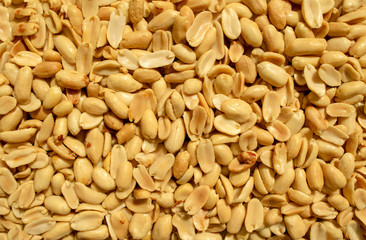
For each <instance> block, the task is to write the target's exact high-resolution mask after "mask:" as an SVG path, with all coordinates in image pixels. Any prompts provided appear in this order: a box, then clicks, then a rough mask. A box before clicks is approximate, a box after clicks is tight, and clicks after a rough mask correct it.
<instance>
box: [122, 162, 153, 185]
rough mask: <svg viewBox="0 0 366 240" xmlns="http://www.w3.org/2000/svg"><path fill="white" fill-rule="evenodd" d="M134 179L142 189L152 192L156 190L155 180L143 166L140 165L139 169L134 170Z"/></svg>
mask: <svg viewBox="0 0 366 240" xmlns="http://www.w3.org/2000/svg"><path fill="white" fill-rule="evenodd" d="M133 177H134V179H135V180H136V181H137V183H138V184H139V186H140V187H141V188H143V189H146V190H148V191H150V192H152V191H154V190H155V187H156V186H155V183H154V180H153V179H152V178H151V176H150V175H149V173H148V171H147V169H146V168H145V167H144V166H143V165H138V166H137V168H134V169H133ZM117 186H118V185H117Z"/></svg>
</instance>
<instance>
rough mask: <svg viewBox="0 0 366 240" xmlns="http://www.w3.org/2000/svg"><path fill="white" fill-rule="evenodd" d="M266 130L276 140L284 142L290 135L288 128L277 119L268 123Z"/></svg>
mask: <svg viewBox="0 0 366 240" xmlns="http://www.w3.org/2000/svg"><path fill="white" fill-rule="evenodd" d="M267 130H268V132H269V133H270V134H271V135H272V136H273V137H274V138H275V139H276V140H278V141H281V142H285V141H287V140H289V139H290V137H291V132H290V129H289V128H288V127H287V126H286V125H285V124H283V123H282V122H281V121H279V120H274V121H273V122H272V123H270V124H268V125H267ZM257 137H258V135H257Z"/></svg>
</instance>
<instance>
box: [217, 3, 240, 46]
mask: <svg viewBox="0 0 366 240" xmlns="http://www.w3.org/2000/svg"><path fill="white" fill-rule="evenodd" d="M222 29H223V30H224V33H225V35H226V37H228V38H229V39H237V38H238V37H239V36H240V32H241V29H240V22H239V18H238V15H237V13H236V12H235V11H234V10H233V9H231V8H227V9H224V10H223V11H222Z"/></svg>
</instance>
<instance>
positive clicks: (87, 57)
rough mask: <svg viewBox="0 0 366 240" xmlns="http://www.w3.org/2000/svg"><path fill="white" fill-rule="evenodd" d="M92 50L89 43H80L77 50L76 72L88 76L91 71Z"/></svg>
mask: <svg viewBox="0 0 366 240" xmlns="http://www.w3.org/2000/svg"><path fill="white" fill-rule="evenodd" d="M92 61H93V48H92V46H91V45H90V44H89V43H82V44H80V46H79V47H78V49H77V52H76V56H75V65H76V70H77V71H78V72H81V73H84V74H88V73H89V72H90V70H91V69H92Z"/></svg>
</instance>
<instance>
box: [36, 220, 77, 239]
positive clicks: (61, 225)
mask: <svg viewBox="0 0 366 240" xmlns="http://www.w3.org/2000/svg"><path fill="white" fill-rule="evenodd" d="M71 232H72V229H71V227H70V223H68V222H56V224H55V226H54V227H53V228H52V229H50V230H49V231H47V232H45V233H43V234H42V237H43V238H44V239H47V240H49V239H55V238H62V237H65V236H67V235H68V234H70V233H71Z"/></svg>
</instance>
